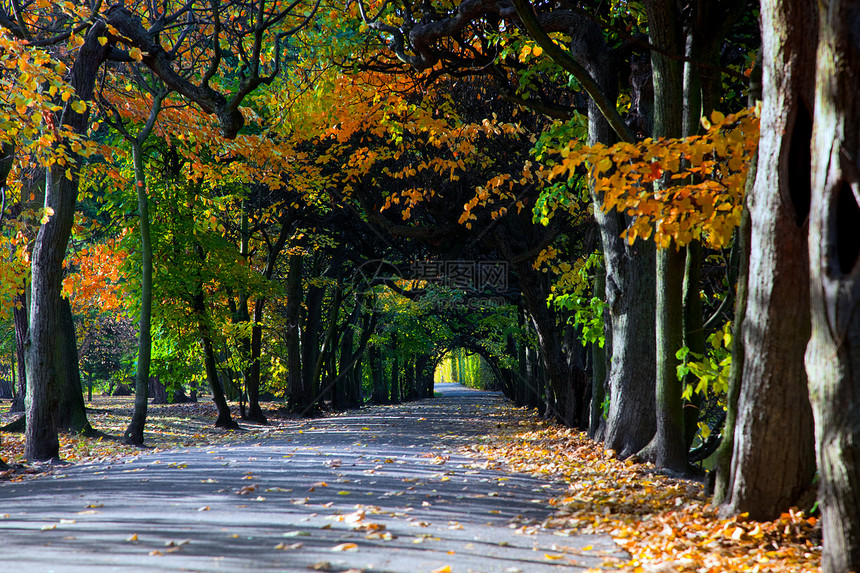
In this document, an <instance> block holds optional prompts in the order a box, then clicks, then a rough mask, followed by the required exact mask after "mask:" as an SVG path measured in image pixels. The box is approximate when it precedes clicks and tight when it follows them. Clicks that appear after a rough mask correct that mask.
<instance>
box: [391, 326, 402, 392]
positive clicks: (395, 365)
mask: <svg viewBox="0 0 860 573" xmlns="http://www.w3.org/2000/svg"><path fill="white" fill-rule="evenodd" d="M391 354H392V359H391V403H392V404H399V403H400V401H401V400H400V350H399V349H398V348H397V333H396V332H392V333H391Z"/></svg>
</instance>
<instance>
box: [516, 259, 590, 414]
mask: <svg viewBox="0 0 860 573" xmlns="http://www.w3.org/2000/svg"><path fill="white" fill-rule="evenodd" d="M513 266H514V271H515V272H516V273H517V277H518V278H519V280H520V286H521V288H522V293H523V300H524V302H525V306H526V309H527V310H528V313H529V314H530V315H531V317H532V321H533V322H534V326H535V330H536V331H537V335H538V344H539V345H540V348H541V358H542V359H543V366H544V368H545V369H546V377H547V381H548V382H549V386H550V388H551V389H552V394H553V395H554V396H553V398H554V399H553V400H552V408H551V410H550V412H549V413H551V415H552V416H554V417H555V418H556V419H557V420H558V421H559V422H561V423H562V424H564V425H566V426H569V427H572V428H575V427H580V426H582V425H583V424H585V423H586V422H585V420H581V419H580V418H579V416H578V414H579V411H580V406H581V405H580V404H579V403H578V400H577V397H578V396H581V395H582V394H583V388H584V387H585V385H586V384H587V383H588V380H587V377H586V375H585V372H584V371H583V370H582V369H581V368H578V367H575V366H574V367H571V366H570V365H568V363H567V361H565V359H564V355H563V353H562V348H561V341H560V340H559V339H560V333H559V330H558V328H557V325H556V319H555V313H554V312H553V311H552V310H551V309H550V308H549V307H548V306H547V304H546V299H547V294H548V293H547V292H546V289H545V288H543V285H541V280H542V278H543V276H542V274H541V273H539V272H537V271H535V269H534V268H533V267H532V263H531V261H529V260H525V261H523V262H516V263H513Z"/></svg>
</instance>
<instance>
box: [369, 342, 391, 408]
mask: <svg viewBox="0 0 860 573" xmlns="http://www.w3.org/2000/svg"><path fill="white" fill-rule="evenodd" d="M369 357H370V375H371V379H372V385H373V387H372V389H371V394H370V401H371V402H373V403H374V404H387V403H388V390H387V388H386V387H385V372H384V369H383V367H382V357H381V356H380V352H379V347H378V346H376V345H374V346H371V347H370V352H369Z"/></svg>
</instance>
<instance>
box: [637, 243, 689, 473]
mask: <svg viewBox="0 0 860 573" xmlns="http://www.w3.org/2000/svg"><path fill="white" fill-rule="evenodd" d="M684 258H685V250H684V249H676V246H675V243H674V241H673V242H672V244H671V245H670V246H669V247H668V248H665V249H660V250H658V252H657V326H656V332H657V336H656V338H657V395H656V398H657V401H656V404H657V433H656V434H654V438H653V439H652V440H651V442H650V443H649V444H648V445H647V446H646V447H645V448H644V449H643V450H642V451H641V452H640V453H639V455H640V457H642V458H643V459H645V460H647V461H652V462H654V464H655V465H656V466H657V467H659V468H664V469H668V470H671V471H674V472H680V473H686V472H687V470H688V464H687V451H688V450H687V443H686V441H685V439H684V407H683V402H682V400H681V382H680V381H679V380H678V374H677V366H678V359H677V358H676V356H675V354H676V352H677V351H678V350H679V349H680V348H681V345H682V344H683V336H684V331H683V313H682V306H681V300H682V285H683V281H684V266H685V265H684Z"/></svg>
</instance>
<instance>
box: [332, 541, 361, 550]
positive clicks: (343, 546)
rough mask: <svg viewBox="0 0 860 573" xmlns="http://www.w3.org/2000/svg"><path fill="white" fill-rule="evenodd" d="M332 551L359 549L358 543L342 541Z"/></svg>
mask: <svg viewBox="0 0 860 573" xmlns="http://www.w3.org/2000/svg"><path fill="white" fill-rule="evenodd" d="M331 551H358V545H356V544H355V543H341V544H340V545H335V546H334V547H332V548H331Z"/></svg>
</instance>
